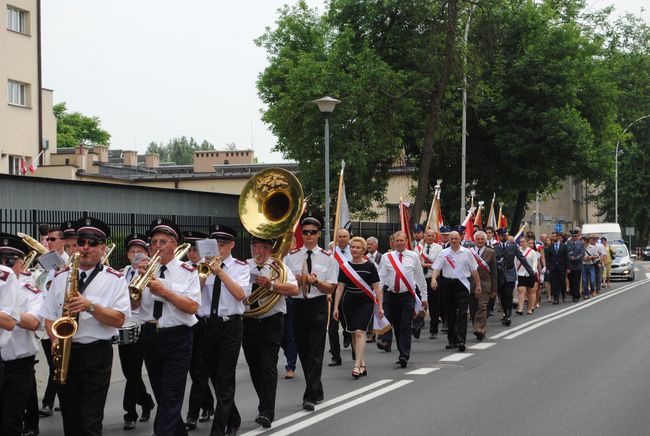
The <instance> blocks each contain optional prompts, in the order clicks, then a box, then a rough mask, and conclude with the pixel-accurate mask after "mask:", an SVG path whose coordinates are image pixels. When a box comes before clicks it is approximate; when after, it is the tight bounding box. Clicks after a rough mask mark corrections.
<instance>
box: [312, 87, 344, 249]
mask: <svg viewBox="0 0 650 436" xmlns="http://www.w3.org/2000/svg"><path fill="white" fill-rule="evenodd" d="M313 103H315V104H316V105H317V106H318V109H319V110H320V113H321V115H323V118H325V246H324V248H325V249H326V250H327V249H328V248H329V245H330V125H329V121H328V118H329V116H330V114H331V113H332V112H334V108H335V107H336V105H337V104H339V103H341V100H337V99H335V98H332V97H330V96H326V97H323V98H319V99H318V100H314V101H313Z"/></svg>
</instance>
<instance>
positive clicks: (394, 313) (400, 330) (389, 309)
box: [383, 292, 415, 360]
mask: <svg viewBox="0 0 650 436" xmlns="http://www.w3.org/2000/svg"><path fill="white" fill-rule="evenodd" d="M383 306H384V315H385V316H386V318H388V321H390V323H391V325H392V326H393V330H394V331H395V341H396V342H397V349H398V350H399V357H403V358H404V359H406V360H408V359H409V357H410V355H411V329H412V326H413V311H414V310H415V299H414V298H413V296H412V295H411V293H410V292H401V293H399V294H396V293H394V292H386V293H384V304H383Z"/></svg>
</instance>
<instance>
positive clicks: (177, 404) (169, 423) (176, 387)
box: [140, 323, 192, 436]
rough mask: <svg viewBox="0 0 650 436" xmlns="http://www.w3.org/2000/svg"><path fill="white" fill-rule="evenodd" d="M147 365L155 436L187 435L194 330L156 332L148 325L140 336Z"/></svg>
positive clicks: (185, 327) (145, 325)
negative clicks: (185, 407) (185, 418)
mask: <svg viewBox="0 0 650 436" xmlns="http://www.w3.org/2000/svg"><path fill="white" fill-rule="evenodd" d="M140 340H141V341H142V351H143V353H144V364H145V366H146V367H147V373H148V374H149V382H150V383H151V389H152V390H153V394H154V396H155V397H156V403H158V407H157V408H156V418H155V420H154V423H153V430H154V434H155V435H156V436H163V435H164V436H168V435H169V436H171V435H174V436H180V435H183V436H185V435H187V430H186V429H185V424H184V423H183V419H182V418H181V408H182V407H183V397H184V396H185V383H186V382H187V372H188V371H189V369H190V359H191V356H192V329H191V328H190V327H187V326H178V327H174V328H173V329H172V330H160V331H156V325H155V324H150V323H145V324H143V325H142V330H141V333H140Z"/></svg>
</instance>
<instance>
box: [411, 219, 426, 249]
mask: <svg viewBox="0 0 650 436" xmlns="http://www.w3.org/2000/svg"><path fill="white" fill-rule="evenodd" d="M423 241H424V226H423V225H422V224H420V223H417V224H415V225H414V226H413V241H411V244H412V245H413V247H412V248H411V250H413V251H416V249H417V246H418V245H422V242H423Z"/></svg>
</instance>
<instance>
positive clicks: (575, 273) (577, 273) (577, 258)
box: [562, 228, 585, 303]
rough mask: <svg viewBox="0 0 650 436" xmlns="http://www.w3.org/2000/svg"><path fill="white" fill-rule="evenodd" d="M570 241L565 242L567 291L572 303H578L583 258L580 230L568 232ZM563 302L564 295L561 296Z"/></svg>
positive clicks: (583, 247) (583, 248)
mask: <svg viewBox="0 0 650 436" xmlns="http://www.w3.org/2000/svg"><path fill="white" fill-rule="evenodd" d="M569 233H570V234H571V239H569V240H568V241H567V242H566V248H567V255H568V258H569V268H568V269H569V289H570V290H571V297H572V299H573V302H574V303H575V302H576V301H580V281H581V279H582V269H583V265H582V263H583V262H582V260H583V259H584V257H585V244H584V243H583V242H582V240H581V239H580V233H581V232H580V228H576V229H573V230H571V231H570V232H569ZM562 301H564V295H563V296H562Z"/></svg>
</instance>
